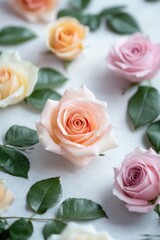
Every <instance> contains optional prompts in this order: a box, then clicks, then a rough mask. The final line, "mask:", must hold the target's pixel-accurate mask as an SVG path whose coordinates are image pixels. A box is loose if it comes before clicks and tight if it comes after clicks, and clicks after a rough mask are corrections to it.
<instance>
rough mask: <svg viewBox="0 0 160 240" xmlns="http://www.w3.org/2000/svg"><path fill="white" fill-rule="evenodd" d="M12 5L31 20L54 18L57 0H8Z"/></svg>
mask: <svg viewBox="0 0 160 240" xmlns="http://www.w3.org/2000/svg"><path fill="white" fill-rule="evenodd" d="M8 2H9V5H10V7H11V8H12V9H13V10H14V11H15V12H16V13H18V14H19V15H20V16H22V17H23V18H25V19H27V20H28V21H30V22H38V21H45V22H49V21H51V20H52V19H53V11H54V9H55V7H56V5H57V0H8Z"/></svg>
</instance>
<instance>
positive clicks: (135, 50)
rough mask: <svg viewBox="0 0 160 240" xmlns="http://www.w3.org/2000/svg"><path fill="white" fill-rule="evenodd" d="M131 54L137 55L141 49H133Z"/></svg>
mask: <svg viewBox="0 0 160 240" xmlns="http://www.w3.org/2000/svg"><path fill="white" fill-rule="evenodd" d="M131 53H132V54H137V53H139V49H138V48H133V49H132V50H131Z"/></svg>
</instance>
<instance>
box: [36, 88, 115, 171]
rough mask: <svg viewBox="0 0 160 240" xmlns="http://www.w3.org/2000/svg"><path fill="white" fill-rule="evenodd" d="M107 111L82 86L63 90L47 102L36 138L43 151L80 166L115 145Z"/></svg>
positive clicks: (103, 104)
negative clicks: (62, 93)
mask: <svg viewBox="0 0 160 240" xmlns="http://www.w3.org/2000/svg"><path fill="white" fill-rule="evenodd" d="M106 110H107V106H106V103H105V102H101V101H99V100H97V99H96V98H95V96H94V95H93V94H92V93H91V92H90V91H89V90H88V89H87V88H86V87H85V86H82V87H80V88H79V89H76V88H73V89H69V90H66V91H65V93H64V95H63V96H62V99H61V100H60V101H59V102H57V101H53V100H48V101H47V103H46V105H45V107H44V109H43V112H42V115H41V119H40V122H39V123H37V131H38V135H39V140H40V142H41V143H42V144H43V146H44V148H45V149H46V150H48V151H51V152H55V153H57V154H60V155H62V156H64V157H65V158H67V159H69V160H70V161H72V162H73V163H74V164H75V165H76V166H79V167H83V166H85V165H87V164H88V163H89V162H90V161H91V159H92V158H94V157H95V156H98V155H99V154H100V153H104V152H105V151H107V150H109V149H111V148H114V147H116V142H115V139H114V136H113V133H112V126H111V125H110V123H109V118H108V115H107V112H106Z"/></svg>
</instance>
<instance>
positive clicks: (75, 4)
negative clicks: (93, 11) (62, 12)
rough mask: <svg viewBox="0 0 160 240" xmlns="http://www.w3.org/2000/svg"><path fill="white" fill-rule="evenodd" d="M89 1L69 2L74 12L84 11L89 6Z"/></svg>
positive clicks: (72, 0)
mask: <svg viewBox="0 0 160 240" xmlns="http://www.w3.org/2000/svg"><path fill="white" fill-rule="evenodd" d="M90 2H91V0H70V5H71V7H72V8H74V9H76V10H80V11H81V10H84V9H85V8H86V7H88V5H89V4H90Z"/></svg>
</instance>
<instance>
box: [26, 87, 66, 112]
mask: <svg viewBox="0 0 160 240" xmlns="http://www.w3.org/2000/svg"><path fill="white" fill-rule="evenodd" d="M48 99H53V100H57V101H58V100H60V99H61V95H60V94H59V93H57V92H56V91H54V90H51V89H38V90H35V91H34V92H33V93H32V94H31V95H30V96H29V97H27V98H26V99H25V101H26V102H27V103H28V104H30V105H32V106H33V107H35V108H37V109H39V110H42V109H43V108H44V105H45V104H46V101H47V100H48Z"/></svg>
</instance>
